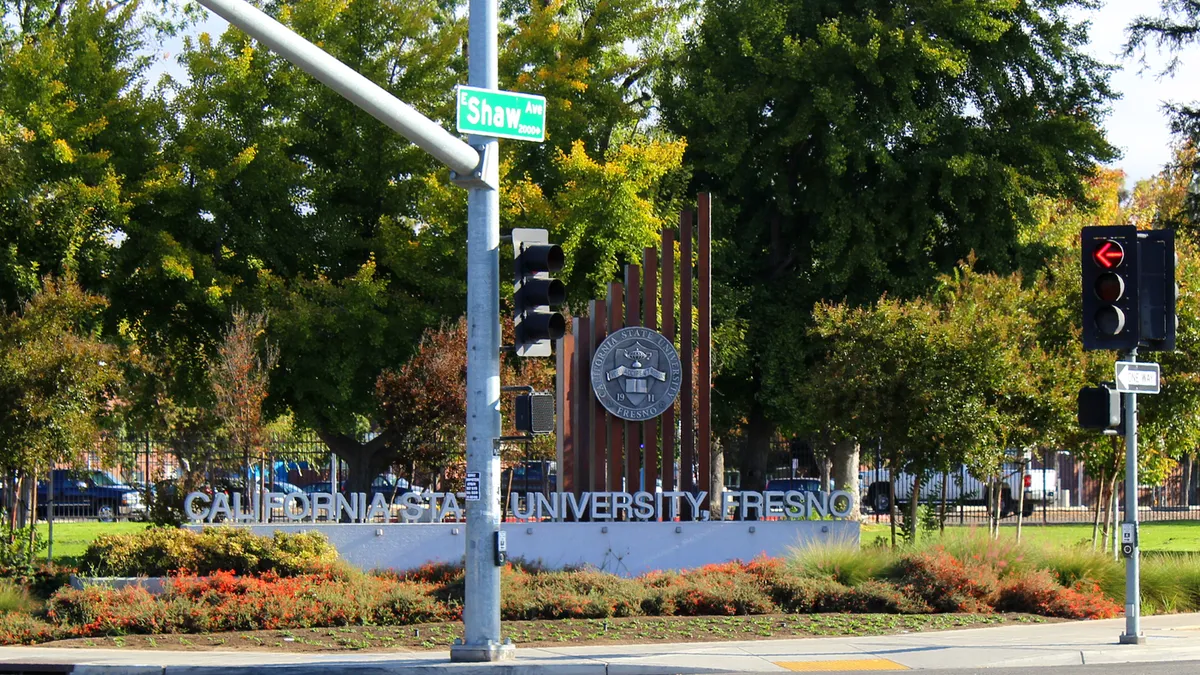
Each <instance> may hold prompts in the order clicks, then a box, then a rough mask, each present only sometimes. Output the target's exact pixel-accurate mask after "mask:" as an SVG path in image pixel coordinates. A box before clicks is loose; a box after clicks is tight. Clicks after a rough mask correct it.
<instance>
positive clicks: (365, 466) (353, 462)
mask: <svg viewBox="0 0 1200 675" xmlns="http://www.w3.org/2000/svg"><path fill="white" fill-rule="evenodd" d="M317 435H318V436H320V438H321V440H322V441H323V442H324V443H325V445H326V446H328V447H329V450H330V451H331V452H333V454H334V455H336V456H337V457H338V459H341V460H342V461H343V462H345V463H346V492H347V493H349V494H353V493H355V492H364V493H367V494H370V492H371V483H372V482H374V481H375V477H376V476H378V475H379V474H381V473H383V472H384V471H385V470H387V468H388V467H389V466H391V465H392V463H393V462H394V461H395V459H396V453H395V451H394V450H392V449H391V448H389V446H388V441H389V440H390V436H389V434H388V432H386V431H385V432H383V433H381V434H379V435H378V436H376V437H375V438H372V439H371V440H370V441H367V442H366V443H359V442H358V441H356V440H355V439H353V438H351V437H350V436H347V435H345V434H335V433H329V432H325V431H322V430H317ZM330 488H331V489H332V490H333V491H334V492H337V491H338V486H337V485H331V486H330Z"/></svg>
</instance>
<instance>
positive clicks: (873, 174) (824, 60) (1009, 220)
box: [658, 0, 1114, 487]
mask: <svg viewBox="0 0 1200 675" xmlns="http://www.w3.org/2000/svg"><path fill="white" fill-rule="evenodd" d="M1076 4H1080V3H1078V2H1074V1H1072V0H1052V1H1050V2H1039V3H1013V2H1007V1H998V0H997V1H986V2H972V3H954V4H947V3H944V2H941V1H940V0H906V1H904V2H874V1H872V2H865V3H864V2H855V3H849V2H844V1H842V0H818V1H815V2H813V1H809V0H805V1H804V2H799V1H790V2H779V1H777V0H718V1H717V2H712V3H708V4H706V5H705V7H704V10H703V14H702V19H701V22H700V24H699V25H698V26H697V27H696V29H695V30H694V31H692V32H691V33H690V34H689V35H688V36H687V38H686V40H685V45H684V48H683V49H681V50H680V52H679V54H678V56H677V57H676V58H675V59H674V60H673V62H672V63H671V64H670V67H669V68H668V72H667V74H666V75H665V76H664V77H662V78H661V80H660V83H659V87H658V91H659V92H660V94H661V97H662V104H663V119H664V121H665V123H666V124H667V127H668V128H669V129H670V130H671V131H672V132H674V133H677V134H680V135H682V136H685V137H686V138H687V139H688V144H689V145H688V153H687V156H686V157H685V161H687V162H689V163H690V165H691V166H693V167H694V171H695V179H694V185H695V186H696V187H698V188H701V189H711V190H712V191H713V192H714V193H715V195H716V199H717V203H718V204H719V205H720V208H719V209H718V212H717V220H716V221H715V222H714V227H715V229H716V232H715V235H714V236H715V237H716V238H717V239H719V240H720V244H719V246H717V249H718V251H719V252H720V253H719V257H717V258H715V259H714V270H715V271H716V274H717V279H715V283H716V284H717V288H716V289H714V295H715V296H716V297H717V298H719V299H715V300H714V302H715V304H716V306H717V307H719V308H721V309H722V311H723V312H726V313H724V314H723V315H722V316H720V317H718V318H719V319H720V320H721V321H737V322H740V323H741V325H743V326H744V329H745V335H746V346H745V349H744V351H743V352H742V355H743V357H742V358H741V359H740V360H739V362H737V363H731V364H729V365H728V368H727V370H726V374H725V376H724V377H722V378H720V381H719V382H718V383H717V392H718V393H719V395H720V396H722V397H728V398H730V399H731V400H733V401H736V402H737V403H736V405H737V407H739V408H740V409H741V410H743V411H745V414H746V419H747V435H748V437H749V440H750V445H751V451H750V452H749V453H747V455H746V456H745V457H743V472H742V473H743V476H747V475H754V474H755V473H757V474H758V475H760V476H761V475H762V474H763V470H764V469H765V467H764V466H763V460H764V457H765V451H766V449H767V447H768V441H769V439H770V438H771V436H772V435H773V433H774V431H775V429H776V428H777V427H778V428H782V429H784V430H795V429H803V428H811V426H812V422H811V421H809V420H806V419H805V417H804V410H805V405H804V401H803V400H802V397H801V396H800V395H799V392H798V390H797V387H795V386H794V384H793V383H795V382H797V381H800V380H802V379H804V378H805V377H807V375H806V373H807V372H808V370H809V369H810V367H811V366H812V364H813V363H815V362H819V360H820V358H821V356H820V355H819V352H818V351H816V350H814V345H813V343H812V339H811V338H810V337H808V334H807V333H806V332H805V331H804V330H803V324H804V323H805V322H806V318H805V317H807V316H808V314H809V312H808V308H810V307H812V305H813V303H814V302H815V301H819V300H829V301H840V300H842V299H845V300H846V301H848V302H850V303H852V304H860V303H869V302H873V301H875V300H876V299H877V298H879V297H880V295H881V294H882V293H884V292H889V293H893V294H898V295H900V296H912V295H915V294H919V293H921V292H922V291H923V290H924V289H927V288H928V287H929V286H930V285H931V284H933V283H934V281H935V279H936V278H937V275H938V274H939V273H944V272H946V271H948V270H950V269H951V268H952V267H953V266H954V265H955V264H956V263H957V262H958V261H960V260H963V259H965V258H966V257H967V255H968V254H969V253H971V252H974V253H975V255H976V256H977V260H978V264H979V265H980V267H981V268H982V269H984V270H995V271H999V272H1007V271H1009V270H1012V269H1013V268H1014V267H1015V265H1016V262H1017V254H1018V252H1019V250H1020V245H1019V237H1020V234H1021V233H1022V232H1023V231H1024V230H1025V229H1027V228H1029V227H1030V226H1031V224H1032V222H1033V220H1034V210H1033V207H1034V204H1033V200H1034V199H1035V198H1036V197H1038V196H1040V195H1051V196H1063V197H1068V198H1074V199H1079V200H1083V199H1085V198H1086V192H1085V189H1084V187H1085V186H1084V180H1085V179H1086V178H1088V177H1089V176H1091V175H1093V173H1094V169H1093V167H1094V164H1095V163H1096V162H1097V161H1104V160H1108V159H1110V158H1112V157H1113V155H1114V151H1113V148H1112V147H1111V146H1110V145H1109V144H1108V142H1107V141H1106V140H1105V139H1104V137H1103V134H1102V132H1101V130H1100V129H1099V127H1098V121H1099V119H1100V116H1101V114H1102V113H1103V110H1104V107H1105V105H1106V103H1107V101H1109V100H1110V99H1111V98H1112V96H1113V95H1112V92H1111V91H1110V89H1109V87H1108V84H1107V78H1108V71H1109V69H1108V68H1107V67H1106V66H1104V65H1102V64H1100V63H1098V62H1097V61H1095V60H1094V59H1092V58H1091V57H1089V56H1087V55H1086V54H1085V53H1084V52H1083V51H1082V46H1083V45H1084V44H1085V43H1086V39H1087V32H1086V26H1081V25H1077V24H1075V23H1073V22H1072V21H1070V20H1069V19H1068V18H1067V17H1066V15H1065V13H1064V11H1065V10H1067V9H1069V8H1070V7H1072V6H1073V5H1076ZM837 464H839V465H841V466H843V467H844V468H845V469H849V471H845V470H844V471H843V472H842V473H843V474H844V475H842V476H840V477H838V480H839V482H850V481H852V480H855V479H856V477H854V476H853V475H852V474H851V475H847V474H850V471H853V470H854V469H855V468H856V465H857V461H856V460H851V461H843V462H838V463H837ZM750 487H761V486H760V485H757V484H754V485H750Z"/></svg>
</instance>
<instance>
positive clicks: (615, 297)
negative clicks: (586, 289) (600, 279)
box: [605, 282, 625, 492]
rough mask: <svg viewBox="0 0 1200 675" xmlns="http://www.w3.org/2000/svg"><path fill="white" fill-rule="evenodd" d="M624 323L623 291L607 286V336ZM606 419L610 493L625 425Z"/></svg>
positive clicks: (617, 482)
mask: <svg viewBox="0 0 1200 675" xmlns="http://www.w3.org/2000/svg"><path fill="white" fill-rule="evenodd" d="M624 323H625V289H624V287H622V286H621V284H620V283H616V282H613V283H610V284H609V285H608V334H609V335H612V334H613V333H614V332H616V331H618V330H620V329H621V328H622V327H623V324H624ZM605 417H606V418H607V419H608V489H609V490H610V491H612V492H619V491H620V490H621V477H622V476H623V475H624V469H625V467H624V466H623V465H622V463H621V454H622V452H623V451H624V445H625V443H624V438H625V423H624V422H623V421H621V420H620V419H618V418H617V417H616V416H615V415H606V416H605Z"/></svg>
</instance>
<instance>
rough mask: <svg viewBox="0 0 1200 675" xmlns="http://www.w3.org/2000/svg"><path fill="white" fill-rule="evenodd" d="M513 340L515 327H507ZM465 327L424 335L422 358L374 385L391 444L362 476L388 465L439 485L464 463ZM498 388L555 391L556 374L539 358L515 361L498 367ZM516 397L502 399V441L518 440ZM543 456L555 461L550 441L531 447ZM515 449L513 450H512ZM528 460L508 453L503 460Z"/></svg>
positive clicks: (456, 325)
mask: <svg viewBox="0 0 1200 675" xmlns="http://www.w3.org/2000/svg"><path fill="white" fill-rule="evenodd" d="M504 330H505V334H506V339H509V340H511V337H512V322H511V321H506V322H505V326H504ZM466 345H467V322H466V319H465V318H460V319H459V320H458V321H455V322H453V323H445V324H442V326H441V327H439V328H437V329H430V330H427V331H426V332H425V335H424V337H422V339H421V344H420V346H419V347H418V349H417V353H416V354H414V355H413V357H412V358H411V359H409V360H408V362H407V363H405V364H404V365H403V366H402V367H401V368H399V369H397V370H386V371H384V372H383V373H382V374H381V375H380V376H379V379H378V380H377V381H376V385H375V395H376V398H377V399H378V401H379V407H380V419H381V420H382V424H383V425H384V428H385V429H386V430H387V431H388V432H389V435H388V440H387V442H386V443H381V444H380V445H379V450H378V452H377V454H376V455H375V456H373V457H371V458H370V460H369V465H368V466H367V467H366V468H365V469H364V470H365V472H366V473H367V474H369V475H371V476H375V475H378V474H379V473H380V472H382V471H383V470H384V469H386V468H387V467H388V466H398V467H401V468H402V469H403V470H405V471H408V472H409V478H410V479H413V480H415V479H416V478H417V473H418V472H420V473H421V474H424V475H426V476H431V477H432V478H433V481H434V483H431V484H435V483H440V482H442V481H443V480H445V479H447V478H448V470H449V469H450V466H451V464H453V463H455V462H456V461H459V460H461V459H462V458H463V457H464V448H465V441H466V438H465V434H464V429H463V420H464V419H466V415H467V358H466V355H467V350H466ZM500 380H501V382H503V383H505V384H522V385H529V386H532V387H533V388H534V389H535V390H538V391H546V390H550V391H553V389H554V368H553V366H552V365H550V363H548V362H545V361H541V360H538V359H516V358H510V359H507V360H505V361H504V363H503V366H502V368H501V377H500ZM512 400H513V399H512V396H509V395H501V404H500V408H501V411H502V413H503V418H504V419H505V420H507V425H506V427H505V429H504V434H505V435H509V436H511V435H514V434H515V433H516V432H515V429H514V428H513V426H512V420H513V416H512V410H513V404H512ZM532 445H533V453H534V454H536V455H537V456H539V457H546V456H547V454H548V453H549V455H550V456H552V454H553V448H554V443H553V438H552V437H548V436H543V437H541V438H539V439H536V440H535V441H534V442H533V444H532ZM509 447H510V448H511V446H509ZM525 456H527V453H526V452H522V453H520V454H518V453H516V452H512V451H510V452H508V453H504V454H503V455H502V459H503V460H505V461H511V460H514V459H519V458H523V457H525Z"/></svg>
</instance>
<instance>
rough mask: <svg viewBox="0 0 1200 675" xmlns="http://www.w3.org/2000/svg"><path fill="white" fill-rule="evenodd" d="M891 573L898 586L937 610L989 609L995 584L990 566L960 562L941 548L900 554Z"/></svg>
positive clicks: (994, 592) (980, 610)
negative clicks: (893, 574)
mask: <svg viewBox="0 0 1200 675" xmlns="http://www.w3.org/2000/svg"><path fill="white" fill-rule="evenodd" d="M895 573H896V576H897V578H898V582H899V585H900V587H901V588H904V589H908V590H909V591H910V595H912V596H913V597H914V598H917V597H919V598H920V599H921V600H923V601H924V603H925V604H928V606H929V607H931V608H932V609H933V610H934V611H938V612H972V613H978V612H990V611H992V603H993V602H994V601H995V597H996V588H997V585H998V584H999V580H998V579H997V578H996V573H995V571H994V570H993V569H992V568H991V567H990V566H985V565H971V566H967V565H964V564H963V563H962V561H960V560H959V559H958V558H955V557H954V556H952V555H950V554H949V553H947V552H946V550H945V549H942V548H935V549H932V550H929V551H924V552H921V553H913V554H909V555H906V556H903V557H902V558H900V560H899V561H898V562H897V565H896V572H895Z"/></svg>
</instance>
